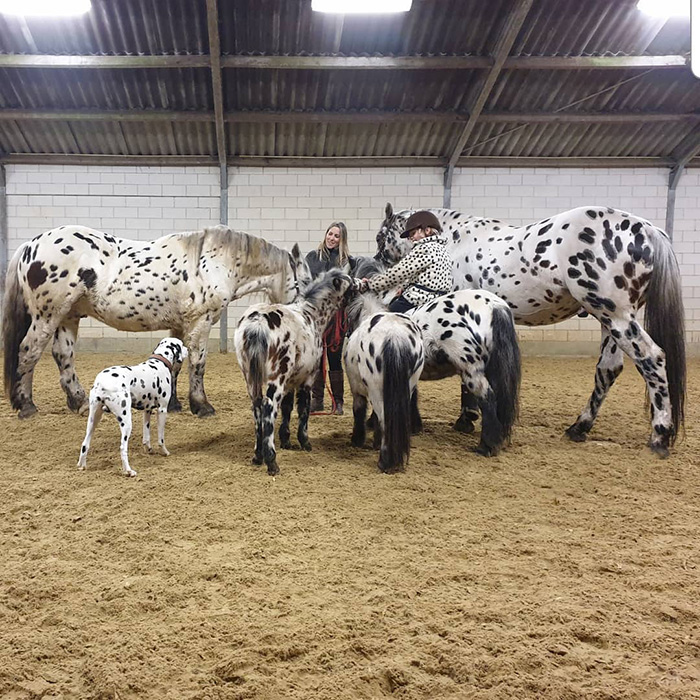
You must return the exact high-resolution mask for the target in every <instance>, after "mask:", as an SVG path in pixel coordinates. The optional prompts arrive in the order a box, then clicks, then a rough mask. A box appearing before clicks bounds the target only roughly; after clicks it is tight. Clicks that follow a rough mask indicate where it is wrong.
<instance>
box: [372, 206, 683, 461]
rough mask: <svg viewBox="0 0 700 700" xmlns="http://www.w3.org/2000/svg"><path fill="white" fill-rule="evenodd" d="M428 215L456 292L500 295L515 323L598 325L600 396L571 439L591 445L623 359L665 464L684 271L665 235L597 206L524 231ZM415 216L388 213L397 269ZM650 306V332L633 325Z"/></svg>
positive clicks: (677, 384) (677, 404) (384, 242)
mask: <svg viewBox="0 0 700 700" xmlns="http://www.w3.org/2000/svg"><path fill="white" fill-rule="evenodd" d="M431 211H432V212H433V213H434V214H435V215H436V216H437V217H438V219H439V220H440V223H441V226H442V228H443V235H444V236H445V237H446V239H447V245H448V253H449V255H450V257H451V258H452V261H453V270H452V272H453V277H454V284H455V289H463V288H471V289H484V290H487V291H490V292H493V293H495V294H497V295H498V296H499V297H500V298H501V299H503V300H504V301H505V302H506V303H507V304H508V306H509V307H510V309H511V310H512V312H513V316H514V318H515V321H516V323H522V324H525V325H530V326H536V325H546V324H549V323H556V322H557V321H562V320H564V319H566V318H569V317H571V316H573V315H574V314H576V313H578V312H579V311H580V309H581V308H583V309H584V310H585V311H586V312H588V313H589V314H591V315H593V316H595V318H596V319H598V321H599V322H600V324H601V328H602V342H601V354H600V359H599V362H598V366H597V370H596V377H595V388H594V390H593V393H592V395H591V397H590V399H589V401H588V404H587V406H586V408H585V409H584V411H583V412H582V413H581V414H580V415H579V417H578V419H577V420H576V422H575V423H574V424H573V425H572V426H571V427H570V428H569V429H568V430H567V434H568V435H569V437H571V438H572V439H573V440H577V441H579V440H584V439H585V437H586V434H587V433H588V432H589V431H590V429H591V427H592V426H593V423H594V421H595V418H596V416H597V413H598V410H599V409H600V405H601V403H602V401H603V399H604V398H605V395H606V394H607V392H608V390H609V389H610V387H611V386H612V384H613V382H614V381H615V378H616V377H617V376H618V375H619V373H620V372H621V371H622V366H623V360H622V358H623V354H627V355H628V356H629V357H630V358H632V360H633V361H634V363H635V365H636V366H637V369H638V370H639V372H640V374H641V375H642V376H643V377H644V380H645V382H646V385H647V389H648V392H649V396H650V399H651V401H650V405H651V426H652V429H651V439H650V446H651V448H652V449H653V450H654V451H655V452H656V453H657V454H659V455H660V456H662V457H665V456H667V455H668V448H669V445H671V444H672V443H673V441H674V439H675V437H676V435H677V433H678V431H679V429H680V427H681V425H682V423H683V414H684V401H685V376H686V369H685V340H684V312H683V301H682V296H681V285H680V272H679V268H678V263H677V261H676V258H675V255H674V253H673V249H672V246H671V243H670V241H669V239H668V236H667V235H666V234H665V233H664V232H663V231H662V230H661V229H659V228H657V227H656V226H653V225H652V224H651V223H649V222H648V221H646V220H644V219H641V218H639V217H637V216H634V215H633V214H629V213H626V212H623V211H619V210H615V209H611V208H608V207H599V206H592V207H579V208H577V209H572V210H571V211H566V212H563V213H561V214H557V215H555V216H552V217H549V218H547V219H543V220H542V221H539V222H537V223H533V224H528V225H527V226H520V227H516V226H508V225H506V224H503V223H501V222H500V221H498V220H496V219H484V218H481V217H476V216H467V215H465V214H462V213H460V212H457V211H449V210H446V209H433V210H431ZM411 213H412V211H401V212H398V213H394V212H393V209H392V207H391V205H387V209H386V212H385V219H384V222H383V224H382V227H381V229H380V231H379V233H378V234H377V246H378V253H377V255H378V256H379V257H380V258H381V259H382V260H383V261H385V262H387V263H394V262H396V261H397V260H399V259H401V258H402V257H403V256H404V255H405V254H406V253H407V251H408V247H407V245H406V243H405V242H404V240H403V239H401V238H400V237H399V236H400V233H401V231H402V230H403V228H404V225H405V222H406V219H407V218H408V217H409V216H410V215H411ZM644 304H646V309H645V328H643V327H642V325H641V324H640V323H639V321H638V320H637V313H638V311H639V310H640V308H641V307H642V306H643V305H644Z"/></svg>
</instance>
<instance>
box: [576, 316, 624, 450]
mask: <svg viewBox="0 0 700 700" xmlns="http://www.w3.org/2000/svg"><path fill="white" fill-rule="evenodd" d="M602 336H603V337H602V340H601V343H600V358H599V359H598V364H597V365H596V368H595V386H594V388H593V393H592V394H591V397H590V398H589V399H588V403H587V404H586V408H584V409H583V412H582V413H581V415H580V416H579V417H578V418H577V419H576V422H575V423H574V424H573V425H571V426H570V427H569V428H567V430H566V434H567V435H568V436H569V438H571V440H573V441H574V442H583V441H584V440H585V439H586V436H587V435H588V432H589V431H590V429H591V428H592V427H593V423H594V422H595V419H596V416H597V415H598V411H599V410H600V406H601V404H602V403H603V400H604V399H605V397H606V395H607V393H608V391H609V390H610V387H611V386H612V385H613V384H614V383H615V380H616V379H617V377H618V375H619V374H620V372H622V368H623V357H624V355H623V352H622V348H621V347H620V345H619V343H617V342H616V341H615V339H614V338H613V337H612V336H611V335H610V332H609V331H608V330H607V329H606V328H603V329H602Z"/></svg>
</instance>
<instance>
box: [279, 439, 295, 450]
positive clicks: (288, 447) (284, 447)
mask: <svg viewBox="0 0 700 700" xmlns="http://www.w3.org/2000/svg"><path fill="white" fill-rule="evenodd" d="M280 449H282V450H291V449H292V443H291V442H290V441H289V440H284V441H280Z"/></svg>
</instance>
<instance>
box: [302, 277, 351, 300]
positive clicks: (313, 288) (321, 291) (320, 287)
mask: <svg viewBox="0 0 700 700" xmlns="http://www.w3.org/2000/svg"><path fill="white" fill-rule="evenodd" d="M348 277H349V275H348V274H347V273H346V272H343V271H342V270H340V269H338V268H333V269H331V270H328V271H327V272H323V273H321V274H320V275H319V276H318V277H317V278H316V279H314V280H313V281H312V282H311V283H309V285H308V286H307V287H306V289H304V290H303V291H302V292H301V293H300V294H299V297H300V300H301V301H302V302H306V303H308V304H311V305H312V306H315V305H316V304H317V303H318V302H319V301H320V300H321V299H322V298H323V297H324V296H325V295H326V293H327V292H328V290H329V289H330V288H331V287H332V286H333V283H334V282H335V280H337V279H347V278H348Z"/></svg>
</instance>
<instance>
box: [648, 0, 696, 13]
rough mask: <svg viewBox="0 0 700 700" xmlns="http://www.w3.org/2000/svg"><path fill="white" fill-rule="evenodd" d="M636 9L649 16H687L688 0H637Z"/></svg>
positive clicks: (688, 10)
mask: <svg viewBox="0 0 700 700" xmlns="http://www.w3.org/2000/svg"><path fill="white" fill-rule="evenodd" d="M637 9H638V10H639V11H640V12H643V13H644V14H645V15H650V16H651V17H687V16H688V15H689V14H690V0H639V2H638V3H637Z"/></svg>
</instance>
